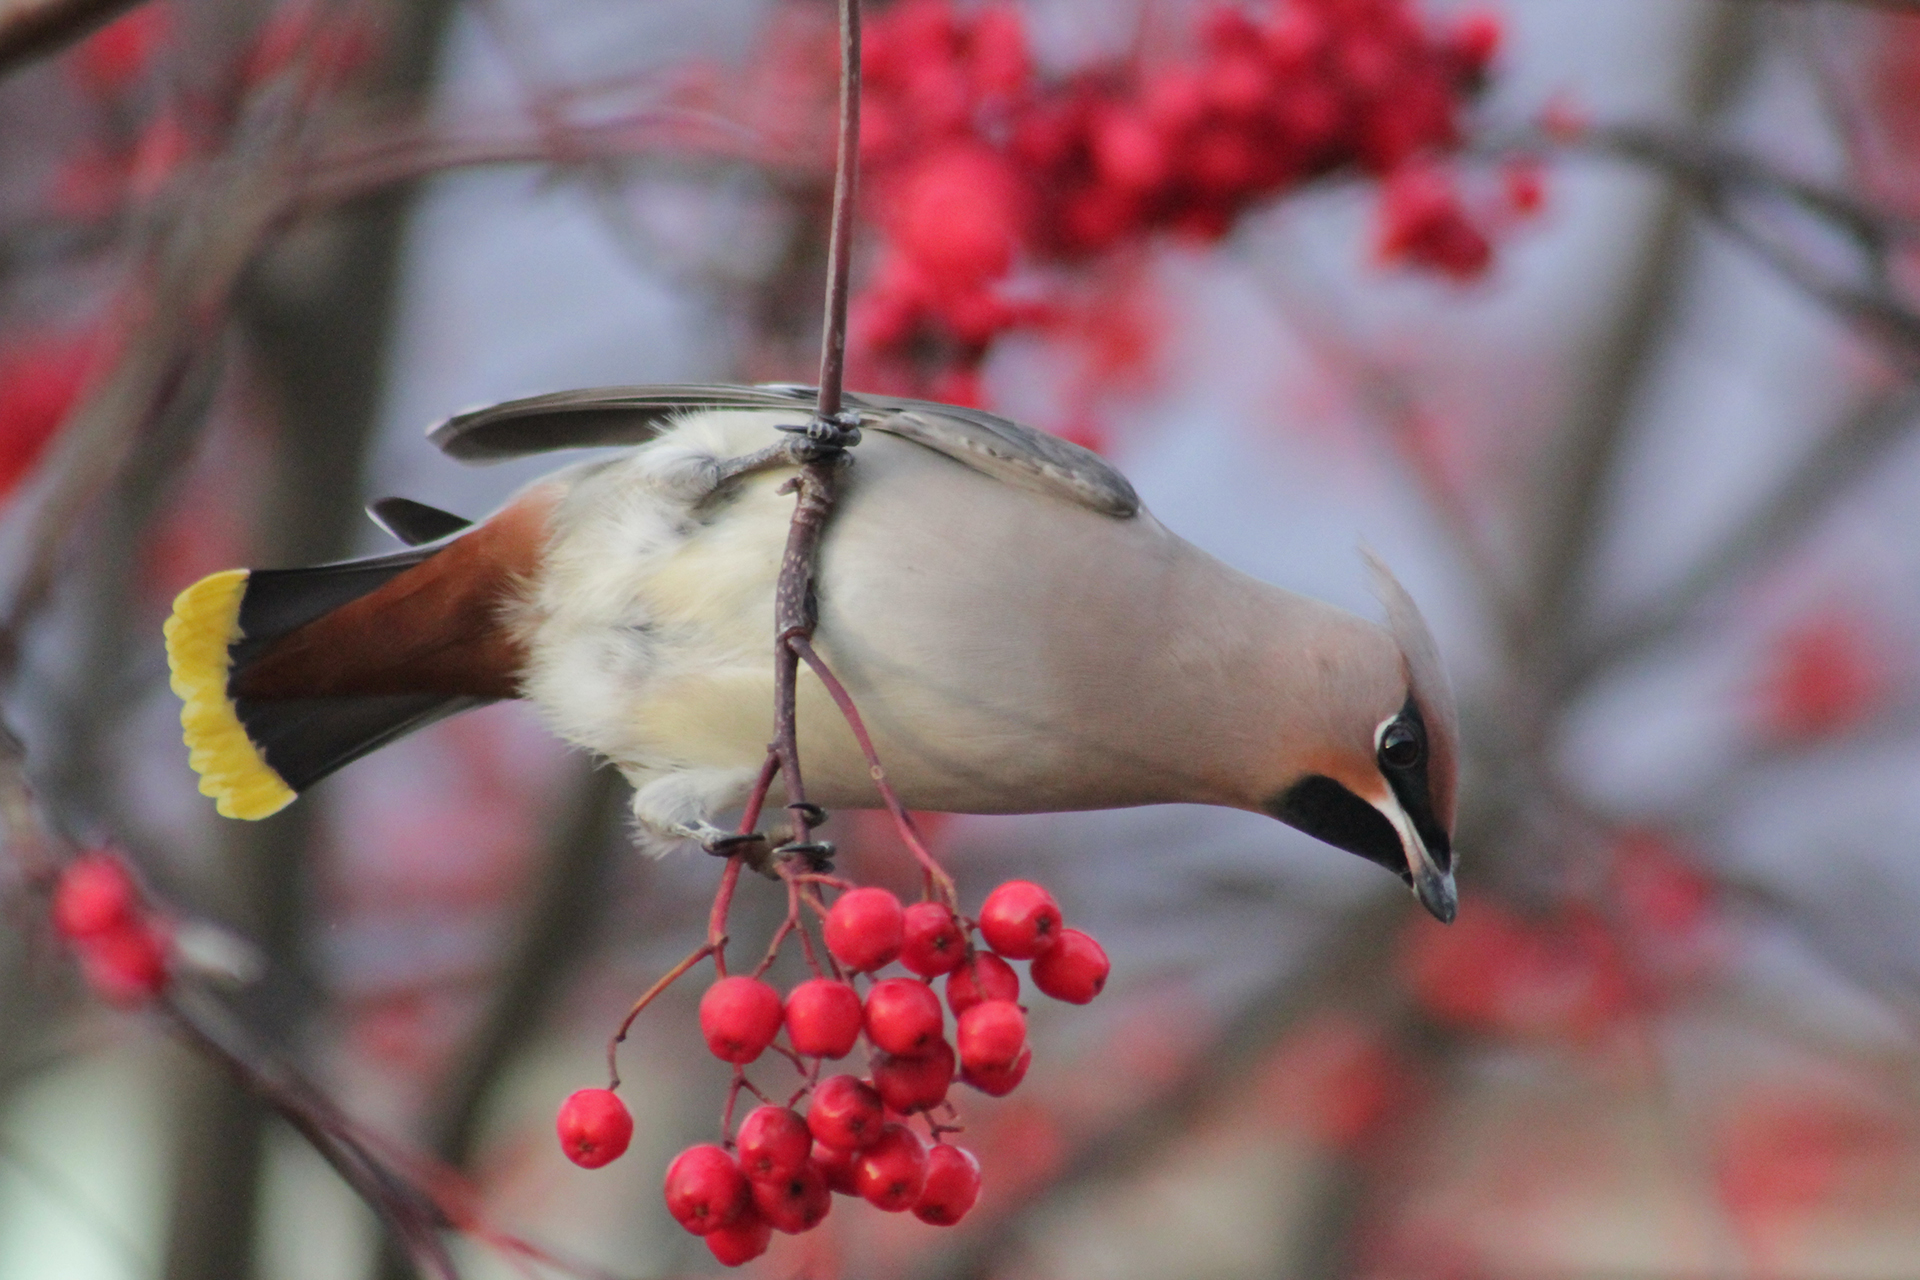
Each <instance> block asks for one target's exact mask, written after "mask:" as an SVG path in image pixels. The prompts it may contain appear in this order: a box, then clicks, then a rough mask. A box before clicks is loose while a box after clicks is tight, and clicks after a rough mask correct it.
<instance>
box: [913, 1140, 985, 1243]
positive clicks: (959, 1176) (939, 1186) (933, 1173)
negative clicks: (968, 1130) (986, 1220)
mask: <svg viewBox="0 0 1920 1280" xmlns="http://www.w3.org/2000/svg"><path fill="white" fill-rule="evenodd" d="M979 1198H980V1161H979V1160H977V1159H975V1158H974V1154H973V1152H971V1151H968V1150H967V1149H966V1148H965V1147H956V1146H953V1145H951V1144H949V1143H945V1142H941V1143H936V1144H935V1145H934V1147H933V1150H931V1151H929V1152H927V1184H926V1186H925V1187H924V1188H923V1189H922V1190H921V1192H920V1199H919V1200H918V1201H916V1202H915V1203H914V1206H913V1216H914V1217H916V1218H918V1219H920V1221H922V1222H930V1223H932V1224H933V1225H934V1226H936V1227H950V1226H952V1225H953V1224H954V1223H956V1222H958V1221H960V1219H962V1218H964V1217H966V1216H967V1210H969V1209H971V1208H973V1202H974V1201H976V1200H978V1199H979Z"/></svg>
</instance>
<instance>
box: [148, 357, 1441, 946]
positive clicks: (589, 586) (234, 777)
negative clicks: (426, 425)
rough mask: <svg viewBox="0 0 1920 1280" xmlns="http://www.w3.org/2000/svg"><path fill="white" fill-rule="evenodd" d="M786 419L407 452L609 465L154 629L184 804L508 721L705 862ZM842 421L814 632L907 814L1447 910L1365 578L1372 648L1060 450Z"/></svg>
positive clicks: (203, 592)
mask: <svg viewBox="0 0 1920 1280" xmlns="http://www.w3.org/2000/svg"><path fill="white" fill-rule="evenodd" d="M812 404H813V393H812V391H811V390H810V389H807V388H798V387H787V386H766V387H700V386H667V387H640V388H615V389H607V390H593V391H570V392H563V393H560V394H558V395H551V396H541V397H537V398H534V399H530V400H520V401H514V402H511V403H508V404H503V405H498V406H495V407H493V408H490V409H482V410H477V411H474V412H471V413H466V414H462V415H460V416H459V417H456V418H453V419H451V420H450V421H448V422H445V423H442V424H441V425H440V426H438V427H436V428H434V429H433V431H432V432H431V438H432V439H433V441H434V442H435V443H436V444H438V445H439V446H440V448H441V449H443V450H444V451H445V452H447V453H448V454H450V455H452V456H453V457H455V458H458V459H461V460H464V461H488V460H494V459H501V458H507V457H514V456H520V455H525V454H531V453H537V452H542V451H546V450H554V449H565V448H579V447H588V446H609V445H626V446H631V447H629V448H626V449H624V450H623V451H622V452H619V453H617V454H611V455H604V454H603V455H599V456H596V457H595V458H593V459H592V460H590V461H585V462H581V463H579V464H577V465H574V466H571V467H568V468H566V469H564V470H561V471H558V472H556V473H554V474H553V475H551V476H549V477H547V478H546V479H543V480H540V481H538V482H536V483H534V484H532V485H530V486H528V487H527V488H525V489H523V490H522V491H521V492H520V493H519V494H518V495H517V496H515V497H514V498H513V499H512V501H510V502H509V503H508V504H507V505H506V506H505V507H504V508H502V509H501V510H500V511H499V512H497V513H496V514H495V515H493V516H492V517H490V518H489V519H487V520H486V521H484V522H482V523H480V524H478V525H471V524H469V523H468V522H466V521H464V520H462V519H460V518H459V517H457V516H453V515H450V514H448V513H446V512H441V511H437V510H435V509H433V508H431V507H427V506H424V505H422V504H419V503H413V502H408V501H405V500H403V499H388V500H386V501H384V502H381V503H377V504H375V507H374V514H375V518H376V519H378V520H380V521H381V522H382V523H383V524H384V525H385V526H386V527H387V528H388V529H389V530H390V531H392V532H393V533H395V534H396V535H397V536H398V537H400V539H401V540H402V541H404V542H407V543H409V544H413V545H410V547H409V549H407V550H404V551H400V552H396V553H394V554H391V555H385V556H379V557H375V558H373V559H368V560H359V561H353V562H350V563H345V564H335V565H322V566H318V567H314V568H305V569H268V570H253V571H248V570H244V569H235V570H229V571H226V572H224V573H217V574H214V575H213V576H212V577H209V578H206V579H204V580H203V581H201V582H199V583H196V584H195V585H194V586H192V587H189V588H188V589H187V590H186V591H185V592H183V593H182V594H181V596H180V598H179V599H178V600H177V601H176V602H175V605H174V614H173V617H172V618H171V619H170V620H169V621H168V623H167V628H166V633H167V650H168V657H169V660H170V662H171V665H172V669H173V687H174V690H175V691H176V692H177V693H178V694H179V695H180V697H181V698H182V700H183V701H184V702H185V704H186V705H185V708H184V710H183V712H182V715H181V720H182V723H183V725H184V727H185V730H186V741H187V744H188V746H189V748H190V749H191V752H192V755H191V759H192V764H193V767H194V769H196V770H197V771H198V772H199V773H200V775H201V782H200V789H201V790H202V791H203V792H205V793H206V794H208V795H210V796H212V797H214V799H215V800H216V801H217V803H218V807H219V810H220V812H221V813H223V814H225V815H227V816H229V817H236V818H261V817H265V816H266V815H268V814H271V813H274V812H276V811H277V810H279V809H280V808H281V807H283V806H284V805H286V804H287V803H289V802H290V801H291V800H292V799H293V798H294V796H295V794H296V793H298V792H300V791H304V790H305V789H306V788H307V787H309V786H311V785H312V784H313V783H315V782H317V781H318V780H319V779H321V778H323V777H325V776H326V775H327V774H329V773H331V772H333V771H334V770H335V769H338V768H340V767H341V766H342V765H345V764H347V763H348V762H350V761H352V760H355V759H357V758H358V757H360V756H362V755H365V754H366V753H368V752H370V751H373V750H374V749H376V748H378V747H380V746H383V745H384V744H386V743H388V742H391V741H393V740H394V739H396V738H398V737H400V736H402V735H404V734H406V733H409V732H411V731H412V730H414V729H417V728H419V727H421V726H422V725H425V724H428V723H431V722H432V721H434V720H437V719H440V718H442V717H444V716H447V715H450V714H453V713H455V712H459V711H463V710H466V709H468V708H471V707H475V706H478V705H480V704H482V703H485V702H488V701H492V700H495V699H500V698H515V697H524V698H527V699H530V700H531V701H532V702H533V703H534V704H535V705H536V706H538V707H539V708H540V710H541V711H542V712H543V713H544V715H545V717H546V719H547V721H548V722H549V723H550V724H551V725H552V726H553V728H554V729H555V730H556V731H557V732H559V733H560V734H561V735H562V736H563V737H565V738H566V739H567V740H568V741H570V742H574V743H577V744H579V745H581V746H584V747H587V748H589V749H590V750H592V751H594V752H597V753H598V754H600V755H602V756H604V757H606V758H607V759H609V760H611V761H612V762H613V763H614V764H615V765H617V766H618V767H619V768H620V769H621V771H622V772H623V773H624V774H625V775H626V776H627V778H628V779H629V780H630V781H631V782H632V783H633V786H634V790H635V794H634V800H633V810H634V814H635V816H636V818H637V819H638V821H639V824H640V827H641V829H642V831H643V833H645V834H648V835H650V836H653V837H661V838H691V839H695V840H700V841H703V842H705V843H706V844H707V845H708V846H709V847H714V845H715V844H716V843H717V842H718V841H719V840H720V839H721V837H722V832H721V831H720V830H719V828H717V827H716V826H715V825H714V820H715V818H716V817H717V816H718V815H720V814H722V813H724V812H725V811H726V810H728V809H729V808H733V807H737V806H738V805H739V804H741V803H742V801H743V800H744V799H745V797H746V795H747V792H748V790H749V789H750V787H751V786H752V784H753V782H754V780H755V778H756V776H757V775H758V772H759V770H760V767H761V764H762V761H763V759H764V756H765V752H766V749H767V743H768V741H769V740H770V738H771V736H772V732H773V678H774V677H773V670H774V664H773V638H774V630H773V616H774V613H773V597H774V583H775V579H776V577H777V575H778V573H779V566H780V561H781V554H782V549H783V547H784V545H785V543H786V538H787V530H788V524H789V521H790V519H791V516H792V512H793V499H792V498H791V497H790V496H786V495H783V494H781V493H780V492H779V489H780V486H781V484H782V482H783V481H784V480H785V479H786V478H787V477H788V475H790V474H791V472H792V469H793V463H792V454H791V451H790V450H789V449H788V448H787V447H786V444H785V442H788V441H791V440H792V439H794V437H793V436H792V435H791V434H789V433H785V432H783V431H782V430H781V429H780V428H781V427H782V426H783V425H784V426H788V427H793V426H796V425H798V424H802V423H804V422H805V421H806V420H807V419H808V417H809V416H810V415H811V410H812ZM847 406H848V409H849V410H850V411H851V412H852V414H853V415H855V416H856V417H857V418H858V421H859V424H860V426H861V427H863V428H866V429H867V431H868V432H869V434H868V436H867V438H866V439H865V441H864V442H863V443H861V444H860V445H859V447H858V448H855V449H853V450H851V451H850V453H849V455H848V457H849V458H850V463H849V465H847V466H846V467H845V470H844V474H843V477H842V480H841V484H840V498H839V501H838V504H837V506H836V507H835V510H834V513H833V516H832V520H831V523H830V524H829V526H828V528H827V532H826V535H825V538H824V540H823V542H822V545H821V550H820V556H819V561H818V575H817V582H816V591H817V597H818V610H819V626H818V630H817V632H816V634H815V644H816V647H817V648H818V650H819V651H820V653H821V654H822V656H823V657H824V658H825V660H826V661H827V663H828V665H829V666H830V667H831V668H832V669H833V670H834V671H835V672H836V673H837V674H838V675H839V676H840V678H841V679H842V680H843V681H844V682H845V683H846V685H847V687H848V689H849V690H850V691H851V692H852V695H853V698H854V700H855V702H856V704H857V705H858V706H859V707H860V709H861V711H862V712H863V714H864V716H865V718H866V721H867V724H868V726H869V728H870V729H871V731H872V733H873V737H874V740H875V743H876V745H877V746H878V749H879V753H880V758H881V759H882V760H883V761H885V763H886V766H887V771H888V774H889V776H890V777H891V779H892V780H893V783H894V785H895V787H896V788H897V790H898V791H899V794H900V796H901V798H902V799H903V801H904V802H905V803H906V804H907V805H908V807H910V808H916V809H930V810H944V811H950V812H959V813H1027V812H1040V811H1049V810H1067V809H1103V808H1115V807H1121V806H1128V805H1143V804H1162V803H1172V802H1187V803H1200V804H1215V805H1225V806H1229V807H1231V808H1236V809H1249V810H1254V811H1257V812H1260V813H1265V814H1269V815H1271V816H1273V817H1275V818H1278V819H1280V820H1281V821H1283V822H1286V823H1289V824H1290V825H1292V826H1295V827H1298V828H1299V829H1300V830H1302V831H1305V832H1307V833H1308V834H1310V835H1313V836H1317V837H1319V838H1320V839H1322V840H1325V841H1326V842H1328V843H1329V844H1333V845H1336V846H1338V847H1339V848H1342V849H1346V850H1349V851H1351V852H1353V853H1357V854H1359V855H1361V856H1362V857H1365V858H1369V859H1371V860H1372V861H1374V862H1377V863H1379V864H1381V865H1382V866H1385V867H1387V868H1389V869H1390V870H1392V871H1394V872H1395V873H1396V874H1398V875H1399V876H1400V877H1401V879H1402V880H1404V881H1406V882H1407V883H1408V884H1409V885H1411V886H1412V888H1413V890H1414V892H1415V894H1416V895H1417V896H1418V897H1419V899H1420V901H1421V902H1422V903H1423V904H1425V906H1426V908H1427V909H1428V910H1429V911H1431V912H1432V913H1433V914H1434V915H1435V916H1437V917H1439V918H1440V919H1442V920H1451V919H1452V918H1453V914H1454V909H1455V893H1454V883H1453V867H1452V847H1451V836H1452V826H1453V811H1454V782H1455V770H1456V761H1457V759H1458V751H1457V746H1456V741H1457V726H1456V719H1455V712H1454V705H1453V699H1452V696H1451V694H1450V692H1449V690H1448V687H1447V682H1446V678H1445V676H1444V674H1443V673H1442V670H1441V667H1440V662H1439V657H1438V654H1437V653H1436V651H1435V648H1434V644H1433V640H1432V637H1431V636H1430V634H1429V633H1428V630H1427V627H1426V625H1425V623H1424V622H1423V621H1422V619H1421V617H1420V613H1419V610H1418V609H1417V608H1416V607H1415V606H1414V603H1413V601H1412V599H1411V598H1409V597H1408V595H1407V594H1406V592H1405V591H1404V590H1402V589H1401V587H1400V585H1399V584H1398V583H1397V582H1395V581H1394V579H1393V578H1392V576H1391V575H1390V574H1388V572H1387V571H1386V569H1385V568H1384V567H1383V566H1381V565H1379V564H1378V563H1377V562H1375V563H1374V565H1373V571H1374V578H1375V588H1376V592H1377V594H1378V595H1379V596H1380V598H1381V601H1382V603H1383V604H1384V606H1385V608H1386V615H1387V625H1386V626H1384V627H1382V626H1379V625H1377V624H1375V623H1372V622H1369V621H1366V620H1365V619H1362V618H1359V617H1356V616H1354V615H1353V614H1350V613H1347V612H1345V611H1343V610H1340V609H1337V608H1334V607H1333V606H1331V605H1327V604H1323V603H1321V602H1319V601H1317V600H1312V599H1309V598H1307V597H1305V596H1300V595H1295V594H1293V593H1292V592H1289V591H1284V590H1282V589H1280V588H1278V587H1273V586H1269V585H1267V584H1266V583H1263V582H1259V581H1256V580H1255V579H1253V578H1250V577H1247V576H1246V575H1244V574H1241V573H1239V572H1237V571H1235V570H1233V569H1230V568H1228V567H1227V566H1226V565H1224V564H1221V563H1220V562H1219V561H1217V560H1215V559H1213V558H1212V557H1211V556H1209V555H1207V554H1206V553H1205V552H1202V551H1200V550H1198V549H1197V548H1195V547H1193V546H1191V545H1189V544H1188V543H1186V542H1185V541H1183V540H1181V539H1180V538H1179V537H1177V536H1175V535H1174V534H1173V533H1171V532H1169V531H1168V530H1167V529H1166V528H1165V527H1164V526H1163V525H1161V524H1160V522H1159V521H1158V520H1156V519H1154V518H1153V516H1152V515H1150V514H1149V513H1148V512H1147V511H1146V510H1145V509H1144V508H1142V507H1141V505H1140V502H1139V499H1138V498H1137V497H1136V496H1135V494H1134V491H1133V488H1132V486H1131V485H1129V484H1128V483H1127V481H1126V479H1125V478H1124V477H1123V476H1121V475H1120V474H1119V473H1118V472H1116V471H1115V470H1113V468H1111V467H1110V466H1108V465H1107V463H1105V462H1104V461H1102V460H1101V459H1100V458H1099V457H1097V456H1096V455H1094V454H1092V453H1090V452H1088V451H1087V450H1085V449H1081V448H1079V447H1078V446H1076V445H1072V444H1069V443H1067V442H1065V441H1063V440H1059V439H1057V438H1055V437H1053V436H1049V435H1046V434H1044V433H1042V432H1038V431H1035V430H1032V429H1031V428H1028V427H1023V426H1020V425H1018V424H1016V423H1013V422H1009V421H1007V420H1005V419H1002V418H997V417H994V416H993V415H991V414H986V413H980V412H977V411H973V410H965V409H956V408H951V407H949V406H945V405H935V404H929V403H925V402H921V401H913V400H896V399H889V398H885V397H880V396H851V395H850V396H848V397H847ZM798 708H799V715H798V726H799V743H800V754H801V760H802V762H803V764H804V767H805V777H806V780H807V793H808V798H809V799H811V800H813V801H815V802H817V803H820V804H823V805H826V806H828V807H835V806H851V807H856V808H861V807H876V806H878V804H879V803H880V801H879V796H878V795H877V793H876V791H875V789H874V786H873V783H872V780H871V778H870V777H869V774H868V770H867V765H866V763H865V760H864V759H863V757H862V756H861V753H860V751H859V749H858V746H857V744H856V743H855V740H854V738H853V737H852V735H851V734H850V733H849V731H848V730H847V728H846V726H845V724H844V722H843V721H842V719H841V717H840V715H839V713H838V712H837V711H836V709H835V708H834V706H833V704H832V703H831V702H830V700H829V699H828V697H827V695H826V691H825V689H824V687H823V686H822V685H821V684H820V683H819V682H818V681H817V680H816V679H815V678H814V677H813V676H812V675H811V674H809V673H806V672H805V671H804V669H803V673H802V676H801V683H800V688H799V703H798ZM776 803H777V801H776Z"/></svg>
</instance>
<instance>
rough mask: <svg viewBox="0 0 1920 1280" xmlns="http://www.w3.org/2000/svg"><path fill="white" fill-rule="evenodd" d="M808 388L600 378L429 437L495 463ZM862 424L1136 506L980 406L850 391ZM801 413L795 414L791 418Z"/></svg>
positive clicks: (1121, 485) (607, 442) (638, 432)
mask: <svg viewBox="0 0 1920 1280" xmlns="http://www.w3.org/2000/svg"><path fill="white" fill-rule="evenodd" d="M813 402H814V390H813V388H812V387H800V386H793V385H788V384H766V385H762V386H752V387H746V386H702V385H696V384H690V383H681V384H669V385H663V386H651V387H600V388H589V389H585V390H579V391H559V392H555V393H553V394H552V395H544V396H534V397H531V398H529V399H525V400H509V401H507V402H506V403H504V404H496V405H490V406H488V407H486V408H482V409H473V410H469V411H468V412H466V413H462V414H457V415H455V416H454V417H451V418H449V419H447V420H446V421H445V422H442V423H440V424H439V425H437V426H435V427H434V428H432V429H431V430H430V431H428V433H427V438H428V439H429V440H431V441H432V442H433V443H434V444H436V445H438V446H439V447H440V449H441V451H442V452H444V453H446V454H447V455H448V456H449V457H453V458H458V459H459V460H461V461H463V462H498V461H502V460H504V459H507V458H518V457H525V456H527V455H529V454H536V453H546V452H550V451H552V450H556V449H589V448H601V447H607V446H616V445H634V444H644V443H645V442H646V441H648V440H651V439H653V438H654V437H655V436H657V435H659V434H660V433H661V432H662V431H664V430H666V428H667V427H668V426H669V425H670V423H671V422H672V420H673V419H674V418H675V417H677V416H679V415H682V414H686V413H690V412H695V411H698V410H701V409H776V410H787V411H791V412H793V413H795V414H797V415H799V414H809V413H811V412H812V411H813ZM846 403H847V407H848V408H849V409H852V410H853V411H854V412H855V413H856V414H858V415H859V418H860V425H861V426H862V427H863V428H866V429H871V430H875V431H885V432H887V433H889V434H891V435H896V436H899V437H901V438H902V439H906V440H911V441H913V442H914V443H915V444H918V445H921V446H922V447H924V448H927V449H931V450H933V451H934V452H935V453H939V454H942V455H944V456H946V457H949V458H952V459H953V460H954V461H955V462H958V463H961V464H962V465H964V466H968V467H971V468H973V469H974V470H975V471H979V472H981V473H982V474H985V475H989V476H992V477H993V478H994V479H996V480H1000V481H1002V482H1004V483H1006V484H1011V485H1015V486H1017V487H1019V488H1023V489H1031V490H1034V491H1036V492H1040V493H1048V494H1052V495H1054V496H1056V497H1061V498H1065V499H1067V500H1068V501H1071V502H1075V503H1078V504H1080V505H1081V506H1084V507H1089V508H1091V509H1093V510H1095V511H1098V512H1100V513H1102V514H1103V515H1109V516H1113V517H1115V518H1118V519H1125V518H1127V517H1129V516H1132V515H1134V514H1135V513H1137V512H1138V511H1139V510H1140V498H1139V495H1138V494H1136V493H1135V492H1134V489H1133V486H1132V485H1131V484H1129V483H1128V482H1127V478H1126V477H1125V476H1123V475H1121V474H1120V473H1119V472H1118V471H1116V470H1114V468H1113V467H1112V466H1111V465H1110V464H1109V463H1108V462H1107V461H1106V460H1105V459H1103V458H1101V457H1100V455H1098V454H1096V453H1094V452H1093V451H1092V450H1090V449H1083V448H1081V447H1080V446H1079V445H1077V444H1073V443H1071V442H1070V441H1066V440H1062V439H1060V438H1059V437H1058V436H1053V435H1049V434H1048V433H1046V432H1044V431H1038V430H1035V429H1034V428H1032V427H1028V426H1023V425H1022V424H1020V423H1018V422H1013V421H1011V420H1009V419H1007V418H1002V417H999V416H997V415H995V414H991V413H985V412H982V411H981V410H978V409H962V408H957V407H955V406H953V405H945V404H936V403H934V402H932V401H929V400H907V399H899V398H895V397H891V396H870V395H849V396H847V398H846ZM797 420H798V419H796V421H797Z"/></svg>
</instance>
